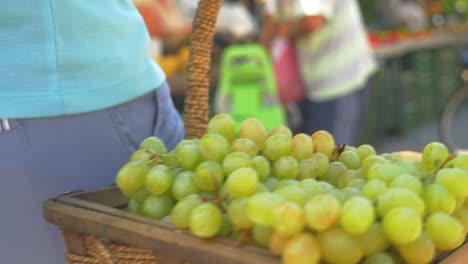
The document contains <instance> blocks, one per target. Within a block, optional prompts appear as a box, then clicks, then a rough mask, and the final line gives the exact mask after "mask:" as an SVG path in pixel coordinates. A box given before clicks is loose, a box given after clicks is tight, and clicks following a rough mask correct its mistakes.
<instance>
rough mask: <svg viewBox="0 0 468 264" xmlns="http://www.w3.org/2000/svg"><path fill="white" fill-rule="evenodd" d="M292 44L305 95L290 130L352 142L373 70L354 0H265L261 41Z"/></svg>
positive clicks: (341, 141) (362, 112) (356, 4)
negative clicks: (298, 119)
mask: <svg viewBox="0 0 468 264" xmlns="http://www.w3.org/2000/svg"><path fill="white" fill-rule="evenodd" d="M278 36H279V37H283V38H288V39H292V40H293V41H294V42H295V46H296V52H297V58H298V66H299V70H300V73H301V75H302V81H303V83H304V87H305V88H304V89H305V97H306V98H305V99H304V100H302V101H300V102H299V103H298V106H299V110H300V113H301V115H302V120H303V121H302V124H301V125H300V126H299V127H298V128H297V129H296V131H295V132H298V133H307V134H312V133H314V132H315V131H318V130H327V131H329V132H331V133H332V134H333V135H334V136H335V138H336V141H337V143H338V144H355V143H357V142H356V140H357V137H358V136H359V130H360V127H361V122H362V119H363V118H362V117H363V114H364V111H365V106H366V104H367V102H366V101H367V99H366V97H367V96H366V95H367V93H366V91H367V89H366V87H367V82H368V79H369V77H370V76H371V75H372V74H373V73H374V71H375V70H376V62H375V60H374V58H373V54H372V51H371V49H370V47H369V44H368V40H367V33H366V29H365V27H364V25H363V22H362V18H361V14H360V10H359V7H358V3H357V2H356V0H340V1H338V0H267V1H266V3H265V19H264V26H263V31H262V34H261V36H260V42H261V43H262V44H263V45H264V46H265V47H267V49H273V48H274V47H273V46H272V45H274V40H275V38H276V37H278Z"/></svg>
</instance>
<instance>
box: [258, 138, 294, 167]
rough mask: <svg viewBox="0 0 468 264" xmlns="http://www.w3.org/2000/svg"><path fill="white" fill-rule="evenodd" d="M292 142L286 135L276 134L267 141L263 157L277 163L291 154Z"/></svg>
mask: <svg viewBox="0 0 468 264" xmlns="http://www.w3.org/2000/svg"><path fill="white" fill-rule="evenodd" d="M291 149H292V140H291V138H290V137H288V136H286V135H284V134H276V135H273V136H271V137H269V138H268V139H267V140H266V141H265V147H264V149H263V155H264V156H265V157H267V158H268V159H269V160H271V161H277V160H278V159H279V158H281V157H283V156H288V155H289V153H291Z"/></svg>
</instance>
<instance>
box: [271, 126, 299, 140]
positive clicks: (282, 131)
mask: <svg viewBox="0 0 468 264" xmlns="http://www.w3.org/2000/svg"><path fill="white" fill-rule="evenodd" d="M277 134H283V135H286V136H288V137H290V138H292V136H293V133H292V131H291V129H289V128H288V127H286V126H277V127H275V128H273V129H272V130H271V131H270V132H268V137H271V136H273V135H277Z"/></svg>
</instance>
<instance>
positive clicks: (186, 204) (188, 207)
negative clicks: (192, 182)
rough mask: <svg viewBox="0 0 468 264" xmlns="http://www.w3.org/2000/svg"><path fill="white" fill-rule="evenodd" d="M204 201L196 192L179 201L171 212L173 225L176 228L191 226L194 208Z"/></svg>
mask: <svg viewBox="0 0 468 264" xmlns="http://www.w3.org/2000/svg"><path fill="white" fill-rule="evenodd" d="M202 203H203V201H202V199H201V198H200V196H198V195H196V194H191V195H188V196H186V197H184V198H183V199H182V200H180V201H179V202H177V203H176V205H175V206H174V208H173V209H172V212H171V223H172V225H173V226H174V227H176V228H189V227H190V215H191V214H192V211H193V209H194V208H195V207H197V206H199V205H201V204H202Z"/></svg>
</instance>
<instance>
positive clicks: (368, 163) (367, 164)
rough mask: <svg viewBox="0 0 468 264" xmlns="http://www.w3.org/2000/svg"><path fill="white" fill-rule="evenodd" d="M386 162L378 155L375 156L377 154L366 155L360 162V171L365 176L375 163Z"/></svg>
mask: <svg viewBox="0 0 468 264" xmlns="http://www.w3.org/2000/svg"><path fill="white" fill-rule="evenodd" d="M386 163H388V161H387V160H386V159H384V158H382V157H380V156H377V155H370V156H367V157H366V158H365V159H363V160H362V162H361V169H362V173H363V174H364V175H365V176H366V177H368V176H367V174H368V172H369V169H370V168H371V167H372V166H374V165H376V164H386Z"/></svg>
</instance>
